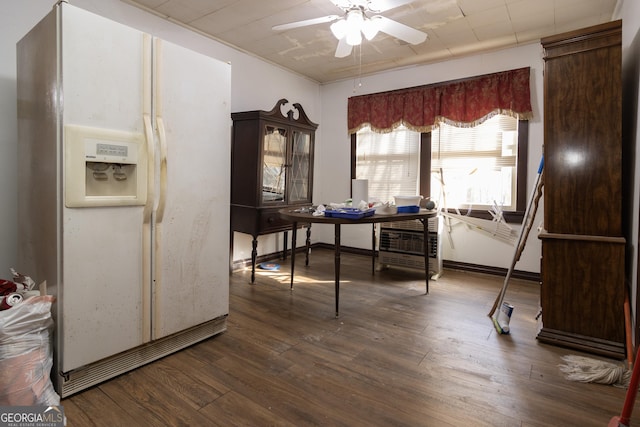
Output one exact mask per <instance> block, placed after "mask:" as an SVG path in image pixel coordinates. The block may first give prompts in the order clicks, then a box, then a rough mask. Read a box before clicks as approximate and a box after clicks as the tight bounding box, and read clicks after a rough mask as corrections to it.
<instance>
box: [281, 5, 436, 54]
mask: <svg viewBox="0 0 640 427" xmlns="http://www.w3.org/2000/svg"><path fill="white" fill-rule="evenodd" d="M330 1H331V3H333V4H334V5H336V6H337V7H339V8H340V9H342V11H343V12H344V13H343V15H342V16H341V15H328V16H323V17H320V18H312V19H305V20H303V21H296V22H291V23H288V24H281V25H276V26H274V27H273V28H272V29H273V30H275V31H285V30H291V29H293V28H299V27H306V26H308V25H316V24H324V23H329V22H333V24H331V27H330V28H331V32H332V33H333V35H334V36H335V37H336V38H337V39H338V47H337V48H336V53H335V56H336V57H337V58H343V57H345V56H347V55H349V54H350V53H351V49H352V48H353V46H357V45H359V44H360V43H362V36H363V35H364V37H365V38H366V39H367V40H371V39H373V38H374V37H375V36H376V34H378V32H383V33H386V34H389V35H390V36H393V37H395V38H397V39H399V40H402V41H404V42H407V43H410V44H414V45H415V44H420V43H422V42H424V41H425V40H426V39H427V34H426V33H423V32H422V31H419V30H416V29H415V28H411V27H409V26H407V25H404V24H401V23H400V22H397V21H394V20H393V19H389V18H386V17H384V16H382V15H378V13H381V12H384V11H386V10H390V9H394V8H396V7H399V6H402V5H405V4H408V3H411V1H412V0H330ZM334 21H335V22H334Z"/></svg>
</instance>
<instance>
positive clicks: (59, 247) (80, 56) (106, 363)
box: [16, 2, 231, 397]
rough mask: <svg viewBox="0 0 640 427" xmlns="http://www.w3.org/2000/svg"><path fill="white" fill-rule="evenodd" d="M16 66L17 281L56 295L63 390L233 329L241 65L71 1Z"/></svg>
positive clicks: (22, 51) (21, 51)
mask: <svg viewBox="0 0 640 427" xmlns="http://www.w3.org/2000/svg"><path fill="white" fill-rule="evenodd" d="M17 66H18V72H17V75H18V82H17V85H18V87H17V95H18V137H19V142H18V170H19V176H18V182H19V195H18V211H19V245H18V263H19V265H17V266H16V269H17V270H18V271H20V272H22V273H24V274H27V275H30V276H31V277H32V278H33V279H34V280H35V281H36V283H40V282H43V281H46V283H47V290H48V293H49V294H53V295H55V296H56V303H55V305H54V307H53V309H52V311H53V317H54V321H55V331H54V346H53V348H54V352H53V359H54V360H53V362H54V365H53V372H52V379H53V383H54V387H55V388H56V391H57V392H58V393H59V394H60V395H61V396H62V397H66V396H69V395H71V394H73V393H75V392H78V391H81V390H83V389H85V388H87V387H90V386H92V385H95V384H98V383H100V382H102V381H105V380H107V379H110V378H113V377H115V376H116V375H119V374H121V373H124V372H127V371H129V370H131V369H134V368H136V367H138V366H141V365H143V364H145V363H148V362H151V361H153V360H156V359H158V358H160V357H163V356H165V355H167V354H170V353H172V352H175V351H178V350H180V349H182V348H184V347H186V346H189V345H191V344H193V343H196V342H199V341H201V340H204V339H207V338H210V337H212V336H214V335H217V334H219V333H221V332H223V331H225V330H226V327H227V323H226V322H227V315H228V311H229V310H228V308H229V269H228V266H229V244H228V242H229V186H230V185H229V180H230V170H229V169H230V135H231V132H230V128H231V121H230V85H231V83H230V79H231V69H230V68H231V67H230V65H229V64H227V63H224V62H221V61H218V60H215V59H212V58H210V57H208V56H205V55H202V54H199V53H196V52H193V51H190V50H188V49H185V48H183V47H180V46H177V45H175V44H171V43H168V42H166V41H162V40H159V39H157V38H154V37H152V36H151V35H149V34H145V33H143V32H140V31H138V30H136V29H133V28H130V27H127V26H124V25H121V24H119V23H116V22H113V21H111V20H108V19H105V18H103V17H101V16H98V15H95V14H92V13H89V12H87V11H85V10H82V9H79V8H77V7H74V6H71V5H69V4H67V3H66V2H60V3H59V4H58V5H56V6H54V8H53V9H52V11H51V12H50V13H49V14H48V15H47V16H46V17H44V18H43V19H42V20H41V21H40V22H39V23H38V24H37V25H36V26H35V27H34V28H33V29H32V30H31V31H30V32H29V33H28V34H27V35H25V37H24V38H23V39H21V40H20V41H19V42H18V44H17ZM214 339H215V338H214Z"/></svg>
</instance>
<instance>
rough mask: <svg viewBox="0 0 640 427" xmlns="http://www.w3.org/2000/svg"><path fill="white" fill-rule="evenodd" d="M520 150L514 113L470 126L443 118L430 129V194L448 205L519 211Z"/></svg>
mask: <svg viewBox="0 0 640 427" xmlns="http://www.w3.org/2000/svg"><path fill="white" fill-rule="evenodd" d="M517 155H518V120H517V119H515V118H513V117H509V116H505V115H496V116H493V117H492V118H490V119H488V120H487V121H485V122H483V123H481V124H479V125H477V126H474V127H466V128H462V127H455V126H451V125H448V124H446V123H441V124H440V125H439V126H438V127H437V128H436V129H434V130H433V131H432V133H431V171H432V173H433V176H432V179H431V194H432V196H433V197H434V198H437V199H439V200H441V203H442V202H446V204H443V205H442V206H445V207H447V208H458V209H463V208H464V209H467V208H471V209H484V210H488V209H490V208H491V207H492V206H494V205H496V206H499V207H500V208H501V209H502V210H504V211H515V210H516V201H517V196H516V178H517V173H516V159H517ZM442 184H444V185H442ZM438 196H439V197H438Z"/></svg>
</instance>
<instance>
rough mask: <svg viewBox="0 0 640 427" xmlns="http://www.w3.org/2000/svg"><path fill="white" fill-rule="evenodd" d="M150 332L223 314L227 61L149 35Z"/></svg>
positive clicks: (226, 259) (226, 299)
mask: <svg viewBox="0 0 640 427" xmlns="http://www.w3.org/2000/svg"><path fill="white" fill-rule="evenodd" d="M154 52H155V57H156V60H157V64H156V79H155V81H156V84H157V86H156V90H155V100H154V105H155V111H156V115H157V117H156V125H157V128H158V135H159V144H160V149H159V150H158V151H159V152H160V153H161V155H160V159H159V164H158V167H157V170H158V171H159V173H158V182H157V188H156V193H157V194H158V209H157V211H156V214H155V220H156V224H155V232H156V234H155V245H154V247H155V253H154V257H155V258H154V261H155V263H154V265H155V267H156V268H155V271H154V281H153V283H154V298H153V303H152V312H153V317H152V324H153V334H152V339H157V338H161V337H164V336H166V335H170V334H172V333H174V332H178V331H180V330H184V329H187V328H190V327H192V326H195V325H198V324H201V323H204V322H207V321H209V320H211V319H215V318H218V317H221V316H224V315H226V314H228V306H229V271H228V265H229V247H228V246H229V245H228V241H229V197H230V195H229V191H230V181H229V180H230V153H231V151H230V150H231V148H230V131H231V129H230V125H231V123H230V117H231V113H230V79H231V67H230V65H229V64H226V63H223V62H220V61H217V60H214V59H212V58H210V57H207V56H204V55H201V54H199V53H196V52H193V51H191V50H188V49H185V48H183V47H180V46H177V45H174V44H171V43H168V42H166V41H160V40H157V41H156V46H155V51H154Z"/></svg>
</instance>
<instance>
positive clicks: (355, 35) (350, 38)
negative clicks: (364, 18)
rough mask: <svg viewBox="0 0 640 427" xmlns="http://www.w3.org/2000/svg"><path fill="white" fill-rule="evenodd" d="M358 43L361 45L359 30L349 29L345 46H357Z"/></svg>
mask: <svg viewBox="0 0 640 427" xmlns="http://www.w3.org/2000/svg"><path fill="white" fill-rule="evenodd" d="M360 43H362V33H361V32H360V30H359V29H356V28H349V31H348V32H347V44H350V45H351V46H358V45H359V44H360Z"/></svg>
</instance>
